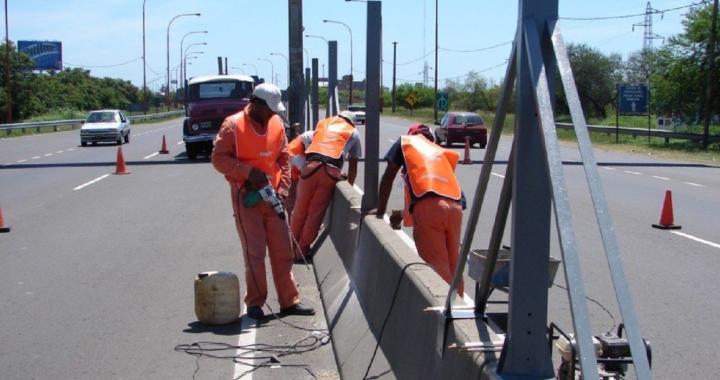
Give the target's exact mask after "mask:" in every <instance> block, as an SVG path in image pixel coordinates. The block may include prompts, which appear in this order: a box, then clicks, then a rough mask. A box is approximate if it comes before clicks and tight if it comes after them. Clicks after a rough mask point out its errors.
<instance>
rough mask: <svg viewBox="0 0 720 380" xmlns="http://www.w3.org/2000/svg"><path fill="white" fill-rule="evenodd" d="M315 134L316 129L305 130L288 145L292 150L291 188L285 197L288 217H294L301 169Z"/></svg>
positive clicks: (290, 150)
mask: <svg viewBox="0 0 720 380" xmlns="http://www.w3.org/2000/svg"><path fill="white" fill-rule="evenodd" d="M314 134H315V131H307V132H304V133H303V134H301V135H299V136H297V137H296V138H294V139H293V140H292V141H290V144H289V145H288V151H289V152H290V189H289V190H288V197H287V199H285V209H286V210H287V214H288V219H291V218H292V212H293V209H294V207H295V200H296V199H297V186H298V182H300V169H301V168H302V167H303V165H304V164H305V157H306V156H307V153H305V151H306V150H307V148H308V147H310V143H311V142H312V138H313V135H314Z"/></svg>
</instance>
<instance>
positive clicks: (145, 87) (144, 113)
mask: <svg viewBox="0 0 720 380" xmlns="http://www.w3.org/2000/svg"><path fill="white" fill-rule="evenodd" d="M146 1H147V0H143V115H147V74H146V67H147V64H146V63H145V2H146ZM5 7H6V8H7V0H5ZM5 14H6V15H7V10H5Z"/></svg>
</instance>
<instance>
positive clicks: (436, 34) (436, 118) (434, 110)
mask: <svg viewBox="0 0 720 380" xmlns="http://www.w3.org/2000/svg"><path fill="white" fill-rule="evenodd" d="M437 82H438V0H435V97H434V98H433V115H434V117H435V122H436V123H437V121H438V109H437V101H436V99H437Z"/></svg>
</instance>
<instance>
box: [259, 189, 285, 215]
mask: <svg viewBox="0 0 720 380" xmlns="http://www.w3.org/2000/svg"><path fill="white" fill-rule="evenodd" d="M257 192H258V193H260V196H261V197H262V199H263V200H264V201H265V202H268V203H270V205H271V206H272V207H273V208H274V209H275V212H276V213H277V214H278V216H279V217H280V219H282V220H285V208H284V207H283V205H282V202H280V199H279V198H278V197H277V194H276V193H275V189H273V187H272V185H271V184H270V183H268V184H267V185H266V186H265V187H263V188H261V189H260V190H258V191H257Z"/></svg>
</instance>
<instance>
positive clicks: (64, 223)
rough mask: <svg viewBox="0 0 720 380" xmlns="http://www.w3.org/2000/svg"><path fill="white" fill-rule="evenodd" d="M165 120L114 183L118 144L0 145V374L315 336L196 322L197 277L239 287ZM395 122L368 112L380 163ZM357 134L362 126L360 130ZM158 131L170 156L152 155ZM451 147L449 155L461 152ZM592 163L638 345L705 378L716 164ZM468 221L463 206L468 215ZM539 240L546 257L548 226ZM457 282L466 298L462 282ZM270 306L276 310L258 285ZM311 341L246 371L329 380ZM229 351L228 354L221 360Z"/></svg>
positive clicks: (209, 172)
mask: <svg viewBox="0 0 720 380" xmlns="http://www.w3.org/2000/svg"><path fill="white" fill-rule="evenodd" d="M179 120H180V119H175V120H171V121H166V122H162V123H155V124H134V125H133V126H132V129H133V130H132V135H131V140H130V144H126V145H124V146H123V147H122V149H123V155H124V159H125V161H126V166H127V169H128V170H129V171H131V174H129V175H113V174H112V173H113V172H115V169H116V156H117V146H115V145H110V144H100V145H98V146H88V147H82V148H81V147H80V146H79V145H80V144H79V135H78V131H71V132H59V133H54V134H47V135H40V136H31V137H21V138H14V139H1V140H0V207H1V208H2V211H3V216H4V219H5V222H6V224H7V225H8V226H10V227H11V228H12V231H11V232H10V233H7V234H0V258H1V259H2V265H0V278H2V286H1V287H0V304H2V309H1V311H0V319H1V320H2V321H3V322H2V329H1V330H0V331H1V337H2V342H3V343H2V344H1V345H0V368H2V373H3V374H2V376H0V377H2V378H3V379H50V378H52V379H98V378H112V379H165V378H173V379H182V378H187V379H192V378H198V379H233V378H237V377H239V376H240V375H242V374H243V373H245V371H247V370H248V369H251V367H247V366H243V365H242V364H237V363H234V362H233V361H232V360H228V359H212V358H208V357H202V358H200V359H198V360H196V358H195V357H194V356H191V355H188V354H186V353H183V352H178V351H176V350H175V348H176V346H178V345H182V344H191V343H195V342H203V341H207V342H214V343H223V344H227V345H231V346H233V347H234V346H237V345H245V344H251V343H255V342H257V343H266V344H272V345H278V346H280V345H285V346H288V345H292V344H294V343H296V342H298V341H301V340H303V339H305V341H304V342H311V341H312V338H311V337H313V336H322V334H324V333H325V332H324V329H326V326H327V322H326V321H325V320H324V317H323V316H322V313H319V314H318V315H317V316H315V317H286V318H282V319H275V318H270V319H269V320H268V321H266V322H265V323H263V324H260V325H257V326H256V325H252V324H250V323H249V322H248V321H247V318H243V321H242V323H237V324H234V325H228V326H223V327H208V326H203V325H201V324H199V323H198V322H197V318H196V316H195V314H194V298H193V296H194V295H193V280H194V277H195V275H196V274H197V273H199V272H203V271H208V270H229V271H232V272H235V273H237V274H238V276H239V277H240V283H241V291H242V287H243V286H242V284H244V279H243V273H244V270H243V265H242V260H241V256H240V255H241V250H240V244H239V240H238V237H237V233H236V231H235V226H234V222H233V216H232V210H231V208H230V200H229V191H228V186H227V183H226V182H225V180H224V179H223V177H222V176H221V175H219V173H217V172H216V171H215V170H214V169H213V168H212V165H211V164H210V162H209V160H207V159H204V158H201V159H199V160H197V161H190V160H188V159H187V157H186V156H185V154H184V146H183V145H182V137H181V134H182V133H181V123H180V121H179ZM410 124H411V123H410V122H409V121H405V120H401V119H397V118H392V117H383V118H382V120H381V128H380V153H381V156H382V155H384V153H385V152H386V151H387V149H388V148H389V147H390V145H391V143H392V141H394V140H395V139H397V138H398V136H399V135H400V134H402V133H404V132H405V131H406V130H407V128H408V126H409V125H410ZM358 129H359V131H360V132H361V134H364V126H360V127H359V128H358ZM163 135H165V136H166V137H167V143H168V148H169V150H170V154H169V155H159V154H156V153H157V151H158V150H159V149H160V147H161V143H162V136H163ZM510 144H511V138H510V137H504V138H503V139H502V140H501V143H500V149H499V151H498V154H497V163H496V164H495V166H494V168H493V175H492V176H491V181H490V185H489V188H488V194H487V197H486V200H485V201H484V203H483V212H482V214H481V218H480V224H479V226H478V228H477V230H476V231H475V238H474V241H473V246H472V248H473V249H480V248H484V247H485V246H486V245H487V243H488V240H489V236H490V232H491V231H490V230H491V226H492V221H493V218H494V215H495V210H496V208H497V200H498V196H499V191H500V187H501V184H502V176H504V174H505V170H506V163H507V158H508V154H509V147H510ZM454 149H456V150H458V151H459V152H460V153H461V154H463V153H464V150H463V147H461V146H456V147H455V148H454ZM484 154H485V150H483V149H478V148H474V149H471V151H470V155H471V158H472V160H473V161H474V162H475V163H474V164H473V165H459V166H458V168H457V173H458V177H459V178H460V182H461V185H462V186H463V190H464V192H465V194H466V196H467V197H468V206H470V205H472V202H473V199H472V197H473V195H474V192H475V190H474V189H475V186H476V184H477V179H478V177H479V171H480V164H479V162H480V161H481V160H482V159H483V157H484ZM562 156H563V161H564V171H565V176H566V180H567V187H568V191H569V195H570V202H571V206H572V211H573V223H574V225H575V233H576V237H577V240H578V247H579V252H580V260H581V263H582V269H583V273H582V276H583V279H584V281H585V287H586V288H585V289H586V293H587V296H588V297H589V298H591V299H592V302H590V303H589V304H588V305H589V306H588V307H589V310H590V313H591V315H592V323H593V332H594V334H596V335H597V334H600V333H602V332H605V331H608V330H610V329H612V328H613V325H617V323H620V322H621V318H620V313H619V311H618V307H617V305H616V302H615V301H614V299H615V297H614V290H613V287H612V282H611V280H610V275H609V271H608V269H607V268H608V267H607V263H606V262H605V256H604V253H603V252H604V251H603V248H602V242H601V239H600V236H599V232H598V228H597V224H596V222H595V216H594V213H593V211H592V203H591V201H590V196H589V192H588V190H587V184H586V180H585V175H584V170H583V168H582V165H580V164H579V161H580V155H579V153H578V151H577V149H576V147H575V148H573V147H563V149H562ZM596 159H597V161H598V162H599V170H600V175H601V178H602V185H603V188H604V190H605V195H606V198H607V201H608V206H609V209H610V212H611V215H612V220H613V223H614V226H615V233H616V234H617V239H618V244H619V246H620V250H621V252H622V255H623V262H624V264H625V269H626V272H627V275H628V282H629V286H630V289H631V292H632V295H633V301H634V304H635V309H636V311H637V314H638V318H639V321H640V325H641V329H642V334H643V336H644V337H646V338H647V339H648V340H649V341H650V342H651V344H652V349H653V374H654V377H655V379H663V380H670V379H678V378H698V379H701V378H702V379H710V378H715V377H716V375H717V373H720V363H718V362H717V361H716V360H714V359H713V358H714V357H717V353H716V351H715V348H716V347H717V342H718V341H720V328H719V327H718V326H717V323H716V321H717V316H718V315H720V302H718V301H719V298H720V297H719V296H718V292H717V289H718V288H719V287H720V283H719V282H720V280H719V279H720V276H717V275H716V271H717V270H718V269H720V234H719V233H718V226H720V215H719V214H718V211H717V210H719V209H720V208H719V207H718V205H720V191H718V190H719V189H720V169H719V168H717V167H708V166H702V165H694V164H688V163H682V162H673V161H667V160H659V159H655V158H652V157H639V156H629V155H623V154H617V153H612V152H603V151H596ZM360 166H361V167H360V171H359V176H358V181H357V184H358V186H359V188H361V189H362V187H363V176H364V173H363V163H361V164H360ZM384 166H385V164H384V163H381V164H380V172H381V173H382V170H383V169H384ZM397 181H398V183H399V178H398V180H397ZM666 190H672V196H673V205H674V216H675V223H676V224H678V225H681V226H682V229H681V230H679V231H664V230H658V229H654V228H652V227H651V224H653V223H657V222H658V221H659V218H660V213H661V210H662V205H663V199H664V196H665V191H666ZM401 195H402V189H401V188H400V187H394V188H393V194H392V196H391V201H390V204H389V207H388V208H389V209H400V208H402V198H401ZM468 215H469V209H468V211H466V213H465V218H466V221H467V217H468ZM510 223H511V222H509V223H508V227H507V228H506V233H505V239H504V243H505V244H509V239H510ZM406 232H407V233H408V234H409V235H410V236H412V231H411V230H407V231H406ZM552 249H553V256H555V257H557V258H561V253H560V250H559V248H558V244H557V237H556V234H553V239H552ZM294 272H295V275H296V278H297V281H298V283H299V285H300V289H301V297H302V298H303V300H302V301H303V302H304V303H308V304H311V305H314V306H316V307H318V308H320V307H321V306H322V305H321V303H320V300H319V297H318V295H317V287H316V285H315V282H314V277H313V275H312V271H311V270H309V268H306V267H304V266H296V269H295V270H294ZM466 281H469V280H468V279H466ZM554 283H555V284H556V286H553V287H552V288H551V289H550V310H549V321H555V322H558V323H560V324H561V325H562V326H563V327H565V328H566V329H570V326H571V319H570V313H569V308H568V305H567V296H566V293H565V291H564V290H563V289H562V288H561V287H560V286H565V280H564V277H563V274H562V270H560V271H558V275H557V276H556V278H555V281H554ZM270 285H272V283H271V282H270ZM466 288H467V289H468V290H467V291H468V292H469V296H470V297H471V298H472V297H473V296H474V294H473V287H472V286H466ZM503 296H504V295H503V294H496V295H494V297H497V298H498V299H502V298H503ZM270 298H271V299H270V300H268V304H269V306H270V307H271V308H273V310H275V311H277V308H278V307H277V301H276V300H275V294H274V290H272V289H271V291H270ZM265 312H266V313H268V312H269V309H266V310H265ZM284 322H289V323H292V324H294V325H296V326H298V327H300V329H298V328H294V327H291V326H288V325H286V324H285V323H284ZM313 331H317V333H315V335H313ZM309 337H310V338H309ZM316 348H317V349H315V350H314V351H310V352H307V353H302V354H299V353H298V354H296V355H288V356H285V357H281V358H280V360H281V362H282V363H283V364H296V365H297V366H296V367H282V368H263V369H260V370H257V371H255V372H253V373H252V374H250V375H245V376H244V377H243V378H244V379H248V378H254V379H303V378H312V377H311V376H310V374H309V372H308V371H307V370H306V368H309V369H310V370H311V371H312V372H313V373H315V374H316V375H317V377H318V378H324V379H332V378H337V377H336V376H337V369H336V367H335V365H334V362H333V361H334V358H333V355H332V351H331V348H330V345H321V344H318V345H317V347H316ZM241 351H242V350H241ZM206 353H207V352H206ZM237 353H238V350H237V349H236V348H232V349H230V350H229V351H222V352H219V353H218V354H222V355H229V356H234V355H236V354H237ZM260 361H261V360H258V361H256V363H257V362H260ZM245 362H247V361H245ZM304 366H307V367H304Z"/></svg>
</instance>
